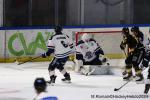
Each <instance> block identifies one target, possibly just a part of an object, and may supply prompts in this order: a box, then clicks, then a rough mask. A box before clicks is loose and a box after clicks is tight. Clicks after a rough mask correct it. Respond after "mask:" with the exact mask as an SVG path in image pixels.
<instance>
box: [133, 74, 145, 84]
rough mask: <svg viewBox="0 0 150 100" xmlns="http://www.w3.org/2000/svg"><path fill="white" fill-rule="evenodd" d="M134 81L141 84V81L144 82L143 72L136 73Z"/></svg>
mask: <svg viewBox="0 0 150 100" xmlns="http://www.w3.org/2000/svg"><path fill="white" fill-rule="evenodd" d="M135 82H136V83H137V84H143V83H144V77H143V74H138V75H136V77H135Z"/></svg>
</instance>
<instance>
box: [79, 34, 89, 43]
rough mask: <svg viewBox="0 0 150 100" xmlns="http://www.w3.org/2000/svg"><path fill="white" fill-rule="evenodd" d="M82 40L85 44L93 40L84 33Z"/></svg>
mask: <svg viewBox="0 0 150 100" xmlns="http://www.w3.org/2000/svg"><path fill="white" fill-rule="evenodd" d="M81 39H82V40H83V41H84V42H87V41H88V40H90V39H91V35H89V34H87V33H84V34H83V35H82V37H81Z"/></svg>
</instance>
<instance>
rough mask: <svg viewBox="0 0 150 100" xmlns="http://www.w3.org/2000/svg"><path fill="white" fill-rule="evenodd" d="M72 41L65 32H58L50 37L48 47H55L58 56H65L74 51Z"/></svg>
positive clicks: (55, 53)
mask: <svg viewBox="0 0 150 100" xmlns="http://www.w3.org/2000/svg"><path fill="white" fill-rule="evenodd" d="M71 46H72V41H71V39H70V38H69V37H68V36H67V35H65V34H57V35H54V36H52V38H51V39H49V41H48V44H47V47H48V49H54V55H55V57H56V58H64V57H67V56H69V55H70V54H71V53H72V52H73V51H72V48H71Z"/></svg>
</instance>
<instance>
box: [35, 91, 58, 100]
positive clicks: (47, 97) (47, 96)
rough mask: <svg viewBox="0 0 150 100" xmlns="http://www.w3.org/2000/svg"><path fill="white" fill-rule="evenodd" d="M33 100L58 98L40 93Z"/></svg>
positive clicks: (54, 99) (53, 99)
mask: <svg viewBox="0 0 150 100" xmlns="http://www.w3.org/2000/svg"><path fill="white" fill-rule="evenodd" d="M33 100H58V98H57V97H55V96H50V95H49V94H48V93H47V92H41V93H40V94H38V95H37V96H36V97H35V98H34V99H33Z"/></svg>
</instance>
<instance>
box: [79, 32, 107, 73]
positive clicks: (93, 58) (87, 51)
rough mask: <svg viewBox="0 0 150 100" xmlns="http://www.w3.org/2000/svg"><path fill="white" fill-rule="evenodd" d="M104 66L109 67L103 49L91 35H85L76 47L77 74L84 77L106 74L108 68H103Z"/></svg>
mask: <svg viewBox="0 0 150 100" xmlns="http://www.w3.org/2000/svg"><path fill="white" fill-rule="evenodd" d="M104 64H105V65H107V66H108V65H109V63H108V59H107V58H106V57H104V52H103V50H102V48H101V47H100V46H99V44H98V43H97V42H96V41H95V40H94V39H93V38H92V37H91V36H90V35H89V34H87V33H85V34H83V36H82V40H80V41H78V43H77V46H76V72H80V73H82V74H84V75H91V74H106V73H107V72H108V70H107V69H108V67H106V66H105V67H104V66H102V65H104ZM102 69H103V70H102ZM104 69H105V71H104Z"/></svg>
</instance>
